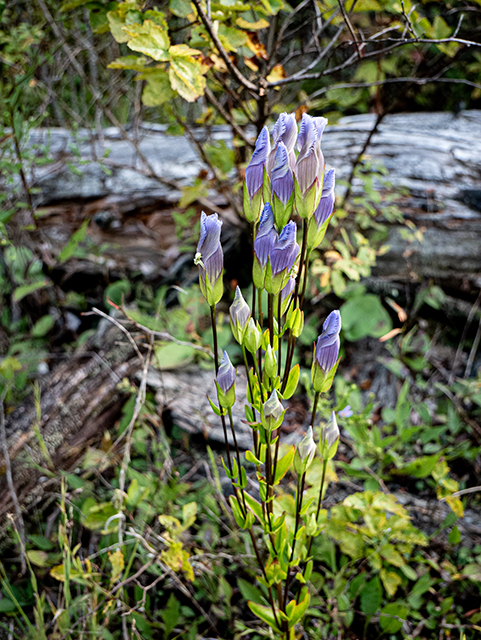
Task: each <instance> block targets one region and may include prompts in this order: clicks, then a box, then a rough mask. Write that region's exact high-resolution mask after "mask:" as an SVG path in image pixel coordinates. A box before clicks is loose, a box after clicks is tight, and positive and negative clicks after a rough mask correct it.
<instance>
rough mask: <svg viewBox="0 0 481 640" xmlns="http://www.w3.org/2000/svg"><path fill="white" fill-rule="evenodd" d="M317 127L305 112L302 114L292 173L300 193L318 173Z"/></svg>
mask: <svg viewBox="0 0 481 640" xmlns="http://www.w3.org/2000/svg"><path fill="white" fill-rule="evenodd" d="M316 145H317V128H316V126H315V124H314V121H313V119H312V118H311V117H310V116H308V115H307V114H306V113H304V114H303V115H302V122H301V128H300V131H299V137H298V138H297V148H298V149H299V150H300V153H299V156H298V157H297V162H296V166H295V168H294V173H295V175H296V178H297V182H298V184H299V187H300V190H301V193H302V194H305V193H306V192H307V191H308V190H309V189H310V188H311V186H312V185H313V183H314V181H315V180H316V178H317V177H318V173H319V161H318V157H317V153H316Z"/></svg>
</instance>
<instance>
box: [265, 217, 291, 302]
mask: <svg viewBox="0 0 481 640" xmlns="http://www.w3.org/2000/svg"><path fill="white" fill-rule="evenodd" d="M296 235H297V226H296V223H295V222H294V221H293V220H290V221H289V222H288V223H287V224H286V226H285V227H284V229H282V231H281V233H280V235H279V237H278V239H277V240H276V242H275V243H274V246H273V247H272V249H271V252H270V271H269V269H268V270H267V273H266V280H265V288H266V291H267V292H268V293H272V294H278V293H279V292H280V291H281V289H282V287H283V286H284V284H285V283H286V282H287V279H288V277H289V275H290V271H291V269H292V267H293V266H294V263H295V261H296V260H297V256H298V255H299V245H298V244H297V241H296Z"/></svg>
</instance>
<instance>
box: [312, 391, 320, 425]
mask: <svg viewBox="0 0 481 640" xmlns="http://www.w3.org/2000/svg"><path fill="white" fill-rule="evenodd" d="M320 395H321V392H320V391H316V395H315V396H314V403H313V405H312V417H311V427H312V428H314V423H315V421H316V413H317V403H318V402H319V396H320Z"/></svg>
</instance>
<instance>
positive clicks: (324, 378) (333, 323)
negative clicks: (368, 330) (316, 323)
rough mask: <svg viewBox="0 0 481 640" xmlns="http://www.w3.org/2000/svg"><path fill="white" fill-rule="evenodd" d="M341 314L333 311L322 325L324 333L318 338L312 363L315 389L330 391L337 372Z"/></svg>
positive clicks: (317, 390)
mask: <svg viewBox="0 0 481 640" xmlns="http://www.w3.org/2000/svg"><path fill="white" fill-rule="evenodd" d="M340 331H341V314H340V313H339V311H337V310H336V311H332V312H331V313H330V314H329V315H328V316H327V318H326V320H325V321H324V324H323V325H322V333H321V335H320V336H319V338H318V339H317V344H316V349H315V352H314V360H313V363H312V371H311V377H312V384H313V387H314V391H316V393H317V392H320V391H328V390H329V388H330V387H331V384H332V379H333V378H334V373H335V372H336V368H337V362H338V357H339V348H340V344H341V343H340V339H339V333H340Z"/></svg>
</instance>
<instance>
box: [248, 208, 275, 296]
mask: <svg viewBox="0 0 481 640" xmlns="http://www.w3.org/2000/svg"><path fill="white" fill-rule="evenodd" d="M277 241H278V234H277V231H276V227H275V223H274V214H273V213H272V208H271V205H270V204H269V203H268V202H266V204H265V206H264V209H263V211H262V214H261V219H260V223H259V230H258V231H257V235H256V239H255V240H254V254H255V259H254V265H253V271H252V276H253V280H254V284H255V286H256V287H257V288H258V289H262V288H263V287H264V281H265V277H266V271H267V263H268V261H269V258H270V255H271V251H272V249H273V247H274V245H275V244H276V242H277Z"/></svg>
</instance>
